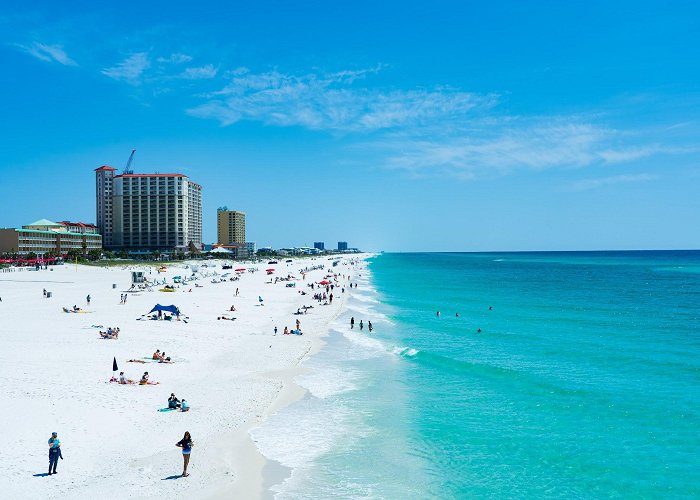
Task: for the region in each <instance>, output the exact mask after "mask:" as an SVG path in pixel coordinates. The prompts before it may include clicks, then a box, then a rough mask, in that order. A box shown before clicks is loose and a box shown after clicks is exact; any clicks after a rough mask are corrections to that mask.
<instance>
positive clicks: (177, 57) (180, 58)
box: [156, 53, 192, 64]
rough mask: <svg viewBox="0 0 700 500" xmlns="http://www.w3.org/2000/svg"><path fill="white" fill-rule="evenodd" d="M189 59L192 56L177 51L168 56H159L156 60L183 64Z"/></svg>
mask: <svg viewBox="0 0 700 500" xmlns="http://www.w3.org/2000/svg"><path fill="white" fill-rule="evenodd" d="M191 60H192V56H189V55H187V54H179V53H175V54H170V55H169V56H168V57H159V58H158V59H156V61H157V62H159V63H165V64H183V63H186V62H190V61H191Z"/></svg>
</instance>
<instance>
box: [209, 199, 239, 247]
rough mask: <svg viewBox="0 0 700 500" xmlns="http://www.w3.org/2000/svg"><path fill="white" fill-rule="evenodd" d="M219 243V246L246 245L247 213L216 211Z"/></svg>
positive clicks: (224, 209)
mask: <svg viewBox="0 0 700 500" xmlns="http://www.w3.org/2000/svg"><path fill="white" fill-rule="evenodd" d="M216 227H217V243H218V244H219V245H234V244H236V245H245V213H244V212H238V211H236V210H228V209H226V207H223V208H219V209H218V210H217V211H216Z"/></svg>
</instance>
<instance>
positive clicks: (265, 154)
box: [0, 0, 700, 251]
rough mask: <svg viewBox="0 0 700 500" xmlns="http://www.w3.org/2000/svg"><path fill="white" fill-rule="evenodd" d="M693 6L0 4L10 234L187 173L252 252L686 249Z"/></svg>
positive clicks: (207, 218) (698, 195)
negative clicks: (341, 246)
mask: <svg viewBox="0 0 700 500" xmlns="http://www.w3.org/2000/svg"><path fill="white" fill-rule="evenodd" d="M699 50H700V4H699V3H697V2H683V1H677V2H644V1H639V0H636V1H624V0H620V1H615V2H602V1H601V2H598V1H590V0H589V1H567V2H561V1H531V2H522V1H498V0H493V1H489V2H484V1H480V2H472V1H454V2H448V1H439V0H437V1H436V0H432V1H430V2H427V1H423V2H413V1H405V0H404V1H400V2H398V1H383V2H377V1H376V0H374V1H364V0H352V1H342V0H340V1H327V0H325V1H294V2H290V1H265V0H262V1H255V2H238V1H233V2H232V1H221V2H207V1H201V2H191V1H188V2H185V1H167V2H164V1H149V2H143V1H141V2H132V1H120V2H95V1H90V2H87V1H80V0H78V1H72V2H60V1H45V2H31V1H30V2H26V1H23V2H14V1H4V2H2V4H0V60H1V61H2V71H0V96H1V97H0V99H1V100H2V101H1V102H2V104H1V106H0V113H1V114H2V119H1V120H0V146H1V148H0V149H1V150H2V155H0V227H20V226H21V225H23V224H28V223H30V222H32V221H34V220H36V219H40V218H47V219H51V220H77V221H83V222H94V220H95V180H94V175H95V174H94V169H95V168H97V167H100V166H102V165H110V166H113V167H115V168H117V169H118V170H122V169H123V168H124V167H125V165H126V162H127V159H128V157H129V154H130V152H131V150H132V149H136V154H135V159H134V163H133V165H132V168H133V170H134V171H135V172H136V173H153V172H160V173H183V174H186V175H188V176H189V177H190V178H191V179H192V180H194V181H195V182H198V183H200V184H202V186H203V233H204V234H203V239H204V241H205V242H206V243H212V242H215V238H216V209H217V207H219V206H227V207H228V208H229V209H232V210H241V211H243V212H246V214H247V239H248V240H249V241H255V242H256V243H257V244H258V246H259V247H261V246H273V247H286V246H302V245H308V246H312V245H313V242H315V241H324V242H325V243H326V247H327V248H332V247H335V245H336V244H337V242H338V241H347V242H348V244H349V246H350V247H358V248H361V249H364V250H372V251H379V250H385V251H521V250H594V249H687V248H694V249H697V248H700V165H699V164H698V162H699V160H698V158H699V154H700V141H699V140H698V139H699V138H700V137H699V136H700V121H699V120H700V88H699V85H700V58H699V57H698V53H699Z"/></svg>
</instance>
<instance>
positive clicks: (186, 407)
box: [180, 399, 190, 411]
mask: <svg viewBox="0 0 700 500" xmlns="http://www.w3.org/2000/svg"><path fill="white" fill-rule="evenodd" d="M180 409H181V410H182V411H190V405H189V403H188V402H187V401H185V400H184V399H183V400H182V403H181V404H180Z"/></svg>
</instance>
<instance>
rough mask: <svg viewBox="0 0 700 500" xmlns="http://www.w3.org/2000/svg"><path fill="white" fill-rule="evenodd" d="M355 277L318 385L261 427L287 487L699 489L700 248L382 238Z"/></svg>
mask: <svg viewBox="0 0 700 500" xmlns="http://www.w3.org/2000/svg"><path fill="white" fill-rule="evenodd" d="M353 281H356V282H357V283H358V288H357V289H353V291H352V294H351V296H350V297H349V298H348V309H347V312H346V313H344V314H343V315H341V316H340V317H339V318H338V319H337V321H336V322H335V323H334V324H333V325H332V328H331V331H330V335H329V336H328V337H327V339H326V341H327V343H326V345H325V346H324V348H323V349H322V350H321V352H320V353H318V354H317V355H316V356H313V357H311V358H309V359H308V360H307V361H306V362H305V367H307V368H308V369H309V372H308V373H307V374H305V375H304V376H301V377H299V378H298V379H297V382H298V383H299V384H300V385H301V386H303V387H305V388H306V389H307V390H308V391H309V392H308V394H307V396H306V397H305V398H304V399H303V400H301V401H298V402H296V403H293V404H292V405H290V406H289V407H287V408H285V409H283V410H281V411H280V412H278V413H277V414H276V415H273V416H272V417H271V418H270V419H269V420H268V421H267V422H266V423H265V424H264V425H263V426H262V427H260V428H258V429H255V430H254V431H253V438H254V439H255V440H256V442H257V445H258V447H259V448H260V450H261V451H262V452H263V454H264V455H266V456H267V457H268V458H269V459H272V460H276V461H278V462H280V463H282V464H283V465H285V466H287V467H289V468H291V469H292V470H293V472H292V475H291V477H290V478H289V479H288V480H286V481H285V482H284V483H283V484H280V485H277V486H275V487H273V492H274V493H275V497H276V498H278V499H280V500H283V499H301V498H303V499H325V498H331V497H336V498H338V497H339V498H386V499H407V498H421V499H424V498H439V499H443V498H450V499H451V498H513V497H519V498H609V497H626V498H700V252H699V251H677V252H675V251H659V252H656V251H653V252H652V251H649V252H646V251H644V252H538V253H488V254H487V253H405V254H381V255H378V256H376V257H374V258H372V259H370V260H369V262H368V268H367V270H364V271H362V272H361V273H360V275H358V276H356V277H353ZM438 311H439V312H440V315H439V316H438V314H437V312H438ZM350 317H354V318H355V321H356V325H355V328H354V329H350ZM360 320H363V324H364V325H365V328H364V330H362V331H360V329H359V321H360ZM368 321H371V322H372V324H373V326H374V331H373V332H372V333H371V334H370V333H368V330H367V328H366V324H367V322H368Z"/></svg>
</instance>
